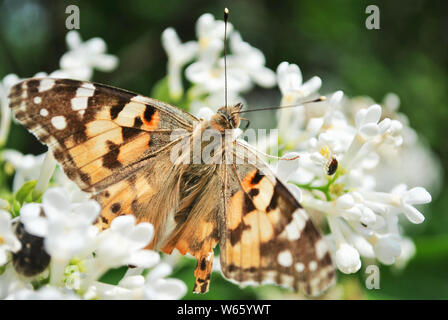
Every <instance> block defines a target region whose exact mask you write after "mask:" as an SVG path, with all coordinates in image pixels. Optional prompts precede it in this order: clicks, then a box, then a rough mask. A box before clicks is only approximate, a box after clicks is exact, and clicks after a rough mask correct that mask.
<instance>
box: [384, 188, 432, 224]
mask: <svg viewBox="0 0 448 320" xmlns="http://www.w3.org/2000/svg"><path fill="white" fill-rule="evenodd" d="M391 193H392V194H395V195H399V196H401V199H400V204H399V206H398V208H399V210H400V211H403V213H404V214H405V215H406V217H407V218H408V219H409V221H411V222H412V223H422V222H423V220H425V217H424V216H423V215H422V214H421V213H420V211H418V210H417V209H416V208H414V205H416V204H426V203H430V202H431V200H432V198H431V195H430V194H429V192H428V191H426V189H425V188H422V187H416V188H412V189H410V190H407V186H406V185H404V184H401V185H398V186H397V187H395V188H394V189H393V190H392V191H391Z"/></svg>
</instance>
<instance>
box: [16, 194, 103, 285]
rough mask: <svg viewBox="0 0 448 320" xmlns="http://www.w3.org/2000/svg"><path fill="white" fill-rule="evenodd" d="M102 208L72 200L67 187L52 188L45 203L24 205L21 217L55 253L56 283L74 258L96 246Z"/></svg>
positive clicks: (25, 224) (92, 202)
mask: <svg viewBox="0 0 448 320" xmlns="http://www.w3.org/2000/svg"><path fill="white" fill-rule="evenodd" d="M100 210H101V208H100V205H99V204H98V203H97V202H96V201H94V200H87V201H85V202H82V203H72V202H71V200H70V199H69V196H68V193H67V192H66V191H65V189H63V188H51V189H48V190H47V191H46V192H45V193H44V195H43V198H42V204H41V205H40V204H37V203H29V204H25V205H24V206H23V207H22V209H21V211H20V217H21V221H22V223H23V224H24V226H25V229H26V230H27V231H28V232H29V233H30V234H33V235H36V236H39V237H43V238H44V246H45V251H46V252H47V253H48V254H49V255H50V256H51V268H50V270H51V281H52V282H51V283H52V284H57V283H58V282H59V281H61V279H62V277H63V274H64V269H65V267H66V265H67V264H68V262H69V261H70V259H71V258H73V257H75V256H77V255H78V256H79V255H83V254H85V251H86V250H87V249H89V247H91V246H92V245H93V244H92V242H93V241H94V238H95V236H96V234H97V231H98V230H97V228H96V227H94V226H93V222H94V221H95V220H96V218H97V217H98V214H99V213H100ZM42 211H43V213H44V215H45V216H42V215H41V212H42Z"/></svg>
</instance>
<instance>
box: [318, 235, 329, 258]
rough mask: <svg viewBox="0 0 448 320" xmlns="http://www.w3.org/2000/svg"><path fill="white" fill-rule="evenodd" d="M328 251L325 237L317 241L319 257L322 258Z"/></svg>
mask: <svg viewBox="0 0 448 320" xmlns="http://www.w3.org/2000/svg"><path fill="white" fill-rule="evenodd" d="M327 252H328V248H327V244H326V243H325V240H324V239H320V240H319V241H317V243H316V255H317V258H318V259H322V258H323V257H324V255H325V254H326V253H327Z"/></svg>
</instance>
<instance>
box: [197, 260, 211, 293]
mask: <svg viewBox="0 0 448 320" xmlns="http://www.w3.org/2000/svg"><path fill="white" fill-rule="evenodd" d="M213 257H214V255H213V251H210V252H209V253H208V254H206V255H200V256H199V257H198V260H197V261H198V262H197V265H196V270H195V271H194V276H195V277H196V282H195V283H194V288H193V292H194V293H206V292H207V291H208V288H209V286H210V275H211V273H212V266H213Z"/></svg>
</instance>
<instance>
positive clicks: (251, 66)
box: [227, 32, 276, 88]
mask: <svg viewBox="0 0 448 320" xmlns="http://www.w3.org/2000/svg"><path fill="white" fill-rule="evenodd" d="M230 48H231V50H232V54H231V55H229V56H228V57H227V64H228V66H229V68H239V69H241V70H245V71H246V72H247V74H248V75H249V77H250V78H251V80H252V81H253V82H255V83H256V84H258V85H259V86H261V87H266V88H269V87H272V86H274V85H275V82H276V78H275V73H274V71H272V70H271V69H268V68H266V67H265V63H266V60H265V57H264V54H263V53H262V52H261V51H260V50H259V49H257V48H254V47H252V46H251V45H250V44H249V43H247V42H245V41H243V39H242V38H241V35H240V33H239V32H233V33H232V35H231V36H230Z"/></svg>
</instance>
